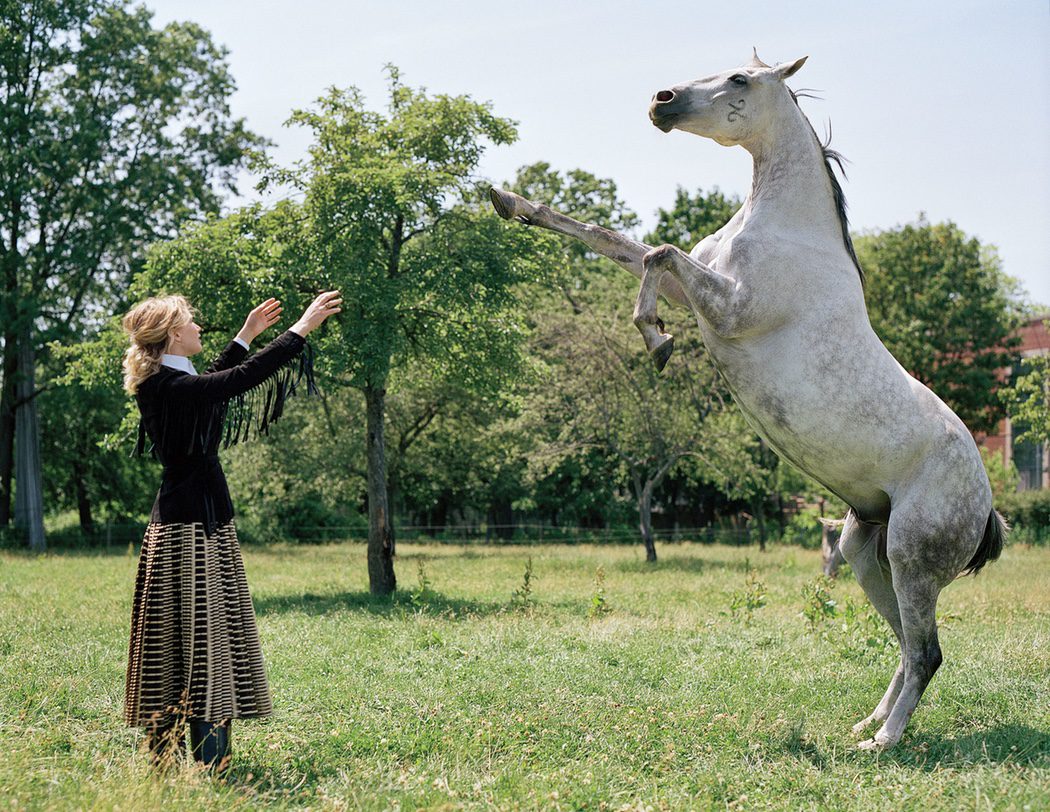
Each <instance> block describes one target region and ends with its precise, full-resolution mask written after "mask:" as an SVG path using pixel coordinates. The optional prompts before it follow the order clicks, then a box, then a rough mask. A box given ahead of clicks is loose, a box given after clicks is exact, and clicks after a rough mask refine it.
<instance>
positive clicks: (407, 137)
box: [141, 68, 543, 594]
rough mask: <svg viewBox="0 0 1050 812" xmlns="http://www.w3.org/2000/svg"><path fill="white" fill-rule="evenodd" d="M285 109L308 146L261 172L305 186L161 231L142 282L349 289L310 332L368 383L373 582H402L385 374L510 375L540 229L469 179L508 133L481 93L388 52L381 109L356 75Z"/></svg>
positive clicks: (479, 389) (233, 296)
mask: <svg viewBox="0 0 1050 812" xmlns="http://www.w3.org/2000/svg"><path fill="white" fill-rule="evenodd" d="M290 123H291V124H295V125H299V126H304V127H307V128H308V129H310V130H311V131H312V133H313V144H312V146H311V147H310V149H309V155H308V157H307V158H306V159H305V160H304V161H302V162H300V163H298V164H296V165H295V166H293V167H291V168H280V167H278V166H275V165H272V164H270V163H267V162H260V165H259V168H261V169H262V171H263V173H264V174H263V181H262V183H261V184H260V185H261V186H262V187H266V186H268V185H270V184H282V185H288V186H291V187H292V188H294V189H296V190H297V191H298V192H300V193H301V194H302V202H301V203H295V204H292V203H286V204H284V205H283V206H278V207H277V208H275V209H274V210H271V211H267V212H262V211H259V210H249V211H246V212H244V213H242V214H240V215H236V216H234V217H231V218H227V219H225V220H219V221H215V222H212V223H209V224H207V225H206V226H203V227H201V228H198V229H192V230H190V231H189V232H187V233H186V234H185V235H184V236H183V237H182V238H180V239H179V240H175V241H173V242H171V243H167V244H165V245H162V246H160V247H158V249H157V250H156V251H155V252H154V253H153V254H151V257H150V262H149V266H148V268H147V271H146V273H145V274H144V275H143V277H142V280H141V289H142V290H150V291H154V290H159V289H161V288H169V289H177V290H180V291H182V292H184V293H187V294H188V295H190V296H192V297H193V298H194V300H195V301H199V302H204V301H206V300H207V301H208V302H209V305H208V307H209V310H210V311H211V310H213V311H214V312H215V313H216V314H218V315H217V316H215V318H217V319H223V320H225V319H229V318H230V314H232V313H233V312H238V313H242V314H243V311H244V308H245V307H246V305H248V304H249V302H250V301H251V300H250V299H249V300H245V298H244V296H243V295H241V292H242V291H244V292H251V293H252V295H253V296H254V297H255V298H257V297H258V296H260V295H271V294H272V295H278V296H281V297H282V298H285V299H287V300H288V301H289V302H293V301H294V302H296V304H294V306H296V307H297V306H299V303H298V301H297V299H296V297H297V296H298V297H300V298H302V299H303V300H305V296H306V291H308V290H309V291H315V290H317V289H318V288H321V287H323V288H327V289H333V288H338V289H339V290H341V291H342V294H343V299H344V304H343V314H342V316H341V317H340V318H339V320H338V322H337V323H334V324H332V323H330V325H328V326H329V327H330V328H331V329H328V330H327V335H324V336H322V337H321V338H320V339H319V345H320V351H321V353H322V355H323V357H324V359H325V364H326V366H327V368H328V370H329V373H328V374H329V385H331V386H350V387H353V388H355V389H357V390H359V391H360V392H361V393H362V394H363V396H364V407H365V408H364V411H365V427H364V428H365V438H366V443H365V448H366V452H365V453H366V459H367V465H366V473H367V476H366V480H367V501H368V515H369V535H368V572H369V583H370V587H371V590H372V591H373V592H375V593H378V594H386V593H389V592H391V591H392V590H393V589H394V588H395V585H396V581H395V576H394V568H393V554H394V536H393V523H392V515H391V505H390V503H389V498H388V468H387V465H388V460H387V457H388V453H387V442H386V429H387V420H386V418H387V407H386V394H387V389H388V388H389V387H390V386H391V382H392V375H394V374H395V373H396V372H397V370H398V369H399V368H400V367H402V366H404V365H406V364H409V363H413V364H420V365H423V366H425V367H427V368H428V370H429V374H431V375H432V376H433V377H435V378H440V379H444V380H448V381H456V382H457V383H458V384H459V385H461V386H463V387H465V388H467V389H469V390H470V391H472V392H474V393H476V394H477V395H478V396H483V395H484V394H485V393H494V392H498V391H499V390H500V389H501V388H503V387H504V386H505V385H507V384H508V382H509V381H511V380H513V379H514V377H515V376H516V374H517V372H518V370H519V368H520V367H521V364H522V361H523V355H522V350H521V344H522V338H523V328H522V325H521V323H520V321H519V318H518V316H517V310H518V299H517V295H516V292H517V286H518V285H519V284H520V283H521V282H523V281H525V280H529V279H532V278H533V277H534V276H536V275H537V274H538V273H539V270H540V268H541V267H542V266H543V263H540V262H539V261H538V260H537V257H538V256H542V240H539V239H538V238H537V237H536V236H535V235H533V234H531V233H529V232H527V231H525V230H523V229H516V230H515V229H507V228H504V227H503V224H502V222H500V221H499V219H498V218H496V217H493V216H492V214H491V211H490V207H489V205H488V202H487V201H484V203H483V202H482V201H483V197H482V194H481V189H479V188H478V187H477V186H476V185H475V182H476V177H475V173H476V170H477V166H478V162H479V160H480V158H481V155H482V153H483V151H484V149H485V145H486V142H487V143H493V144H506V143H509V142H511V141H513V140H514V138H515V137H516V132H515V129H514V127H513V125H512V123H511V122H510V121H508V120H506V119H502V118H499V117H498V116H496V115H495V114H493V112H492V110H491V108H490V105H488V104H483V103H478V102H475V101H473V100H471V99H470V98H469V97H467V96H446V95H433V96H431V95H428V94H427V93H426V92H425V91H423V90H417V89H412V88H409V87H406V86H405V85H404V84H402V83H401V81H400V78H399V76H398V73H397V70H396V69H394V68H390V101H389V104H388V107H387V110H386V113H385V114H383V113H378V112H374V111H371V110H368V109H367V108H366V107H365V104H364V101H363V99H362V97H361V95H360V94H359V93H358V91H357V90H355V89H352V88H351V89H348V90H337V89H332V90H330V91H329V92H328V93H327V95H325V96H324V97H322V98H321V99H319V100H318V102H317V103H316V106H315V107H314V108H313V109H309V110H300V111H296V112H295V113H293V115H292V117H291V119H290ZM538 249H539V250H538ZM287 306H288V304H286V307H287ZM231 308H232V310H231ZM333 321H335V320H333ZM234 323H235V322H233V321H229V324H230V325H232V324H234Z"/></svg>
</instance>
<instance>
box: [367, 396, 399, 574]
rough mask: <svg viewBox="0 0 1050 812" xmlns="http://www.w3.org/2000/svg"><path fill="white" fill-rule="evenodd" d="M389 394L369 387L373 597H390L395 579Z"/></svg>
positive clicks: (369, 554) (368, 426)
mask: <svg viewBox="0 0 1050 812" xmlns="http://www.w3.org/2000/svg"><path fill="white" fill-rule="evenodd" d="M385 403H386V390H385V389H379V388H374V387H371V386H366V387H365V411H366V414H367V431H368V442H367V447H368V587H369V589H370V590H371V592H372V594H373V595H389V594H390V593H392V592H393V591H394V589H395V588H396V587H397V580H396V579H395V577H394V532H393V527H392V526H391V520H390V511H389V503H388V500H387V489H386V445H385V442H384V439H383V422H384V420H385V412H386V407H385Z"/></svg>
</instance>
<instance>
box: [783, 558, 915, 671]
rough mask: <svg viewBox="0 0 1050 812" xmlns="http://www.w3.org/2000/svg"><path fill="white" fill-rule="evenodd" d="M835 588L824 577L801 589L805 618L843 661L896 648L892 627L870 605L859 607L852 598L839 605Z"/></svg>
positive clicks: (818, 577) (830, 580)
mask: <svg viewBox="0 0 1050 812" xmlns="http://www.w3.org/2000/svg"><path fill="white" fill-rule="evenodd" d="M834 588H835V582H834V581H833V580H832V579H830V578H828V577H827V576H824V575H820V576H817V578H816V579H815V580H813V581H811V582H810V583H808V584H806V585H805V586H804V587H803V588H802V597H803V599H804V601H805V602H804V604H803V606H802V616H803V617H804V618H805V619H806V623H807V625H808V626H809V630H810V631H811V632H815V633H816V634H817V635H818V636H819V637H820V639H821V640H823V641H825V642H826V643H828V644H830V645H831V646H833V647H834V648H835V650H836V651H837V652H838V654H839V655H840V656H843V657H863V656H866V655H870V654H872V653H876V652H882V651H888V650H889V649H892V648H894V647H895V646H896V645H897V642H896V640H895V639H894V638H893V635H892V633H891V631H890V628H889V625H888V624H887V623H886V622H885V621H884V620H883V619H882V618H881V617H880V616H879V614H878V612H876V611H875V608H874V607H873V606H872V605H871V604H869V603H867V602H865V603H863V604H862V605H858V604H857V603H856V602H855V601H853V600H852V599H851V598H846V600H845V601H843V602H842V603H841V604H840V603H839V602H838V601H836V600H835V599H834V598H833V597H832V595H831V591H832V590H833V589H834Z"/></svg>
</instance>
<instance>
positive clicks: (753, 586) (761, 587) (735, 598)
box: [729, 559, 766, 623]
mask: <svg viewBox="0 0 1050 812" xmlns="http://www.w3.org/2000/svg"><path fill="white" fill-rule="evenodd" d="M745 563H746V565H747V579H746V580H745V581H744V588H743V589H738V590H737V591H736V592H734V593H733V594H732V595H731V596H730V598H729V614H730V615H731V616H732V617H734V618H735V617H738V616H741V617H743V618H744V621H745V622H747V623H749V622H750V621H751V615H752V614H753V613H754V611H755V610H756V609H761V608H762V607H763V606H765V605H766V585H765V584H764V583H762V581H761V580H760V579H759V577H758V570H756V569H754V568H752V567H751V561H750V559H748V560H747V561H746V562H745Z"/></svg>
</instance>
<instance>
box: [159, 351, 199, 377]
mask: <svg viewBox="0 0 1050 812" xmlns="http://www.w3.org/2000/svg"><path fill="white" fill-rule="evenodd" d="M160 363H161V365H162V366H166V367H170V368H171V369H177V370H178V371H179V372H188V373H189V374H190V375H196V374H197V370H196V369H194V368H193V364H192V363H191V362H190V359H189V358H187V357H186V356H185V355H169V354H168V353H164V354H163V355H161V357H160Z"/></svg>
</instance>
